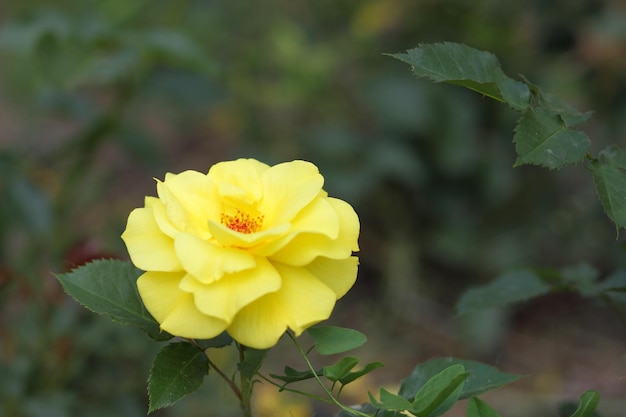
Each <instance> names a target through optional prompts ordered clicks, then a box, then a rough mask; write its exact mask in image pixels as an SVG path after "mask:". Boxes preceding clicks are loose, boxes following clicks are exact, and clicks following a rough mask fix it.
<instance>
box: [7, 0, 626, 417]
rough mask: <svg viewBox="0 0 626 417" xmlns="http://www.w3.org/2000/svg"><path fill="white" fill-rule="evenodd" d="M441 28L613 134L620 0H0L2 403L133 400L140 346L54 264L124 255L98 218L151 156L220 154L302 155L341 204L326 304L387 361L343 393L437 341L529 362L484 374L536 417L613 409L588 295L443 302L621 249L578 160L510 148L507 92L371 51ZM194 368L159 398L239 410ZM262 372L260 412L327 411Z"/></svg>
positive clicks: (622, 49) (600, 261)
mask: <svg viewBox="0 0 626 417" xmlns="http://www.w3.org/2000/svg"><path fill="white" fill-rule="evenodd" d="M436 41H456V42H463V43H466V44H468V45H470V46H473V47H475V48H478V49H482V50H489V51H492V52H494V53H495V54H496V55H497V56H498V58H499V59H500V61H501V62H502V65H503V68H504V71H505V72H506V73H508V74H509V75H511V76H513V77H516V76H517V74H523V75H524V76H526V77H527V78H528V79H529V80H530V81H531V82H533V83H535V84H538V85H540V86H542V87H543V88H544V90H547V91H550V92H552V93H555V94H557V95H560V96H561V97H563V98H564V99H566V100H568V101H570V102H571V103H572V104H574V105H576V106H577V107H578V108H580V109H581V110H595V112H596V113H595V116H594V118H593V119H592V121H591V122H590V123H588V124H587V125H585V129H586V131H587V133H588V134H589V136H590V137H591V138H592V141H593V151H594V152H597V151H598V150H600V149H601V148H602V147H604V145H605V144H607V143H616V144H621V145H622V146H623V145H624V137H625V135H626V10H625V9H624V6H623V4H622V2H621V1H619V0H613V1H611V0H605V1H601V0H534V1H521V2H501V1H496V0H482V1H469V0H467V1H465V0H420V1H411V0H378V1H373V0H370V1H367V0H359V1H356V0H346V1H339V2H338V1H330V0H316V1H299V0H296V1H280V0H268V1H265V2H250V1H240V0H235V1H230V2H220V1H209V0H207V1H202V0H196V1H191V0H188V1H176V2H173V1H163V0H152V1H148V0H143V1H142V0H133V1H128V0H108V1H95V0H86V1H70V0H60V1H55V2H45V1H29V2H3V3H2V4H0V236H1V240H0V319H1V321H0V416H2V417H4V416H6V417H40V416H42V417H43V416H46V417H56V416H79V415H80V416H84V417H97V416H113V415H119V416H141V415H144V414H145V412H146V410H147V406H146V403H147V398H146V393H145V392H146V391H145V381H146V378H147V375H148V370H149V366H150V361H151V359H152V356H153V354H154V352H156V350H157V349H158V346H155V345H154V343H153V342H151V341H150V340H148V339H147V338H146V337H145V336H143V335H142V334H141V333H140V332H138V331H135V330H134V329H128V328H123V327H122V326H119V325H116V324H113V323H111V322H110V320H108V319H107V318H102V317H98V316H96V315H94V314H92V313H90V312H88V311H86V310H85V309H83V308H82V307H80V306H79V305H77V304H76V303H75V302H74V301H72V300H70V299H69V298H68V297H66V296H65V295H64V294H63V292H62V290H61V289H60V285H59V284H58V283H57V282H56V280H55V279H54V278H53V276H52V272H64V271H67V270H69V269H71V268H72V267H75V266H78V265H80V264H82V263H84V262H86V261H88V260H90V259H94V258H101V257H116V258H123V259H124V258H125V257H126V254H125V248H124V246H123V243H122V241H121V240H120V238H119V235H120V234H121V232H122V230H123V228H124V226H125V220H126V216H127V215H128V213H129V212H130V211H131V210H132V209H133V208H135V207H138V206H141V205H142V203H143V196H145V195H154V194H155V183H154V180H153V177H156V178H161V179H162V178H163V176H164V173H165V172H179V171H182V170H185V169H196V170H199V171H207V170H208V169H209V167H210V166H211V165H212V164H213V163H215V162H218V161H221V160H225V159H233V158H238V157H255V158H257V159H260V160H263V161H265V162H267V163H270V164H273V163H277V162H280V161H284V160H291V159H297V158H300V159H306V160H310V161H312V162H314V163H315V164H317V165H318V166H319V167H320V170H321V172H322V174H323V175H324V176H325V178H326V186H325V188H326V189H327V190H328V191H329V193H330V194H331V195H333V196H336V197H339V198H342V199H344V200H347V201H349V202H350V203H351V204H353V206H354V207H355V208H356V210H357V212H358V213H359V215H360V218H361V222H362V236H361V249H362V250H361V252H360V258H361V269H360V275H359V280H358V282H357V284H356V286H355V288H354V289H353V291H352V292H351V293H349V294H348V295H347V296H346V297H345V298H344V299H343V300H342V301H340V302H339V303H338V306H337V309H336V311H335V313H334V315H333V317H332V319H331V322H332V324H336V325H345V326H350V327H354V328H357V329H359V330H361V331H363V332H365V333H366V334H368V336H369V339H370V342H369V343H368V345H367V347H366V348H365V349H364V350H362V351H360V352H359V354H360V355H361V356H363V357H364V358H366V359H370V360H382V361H383V362H386V365H387V366H386V367H385V368H384V369H383V370H380V371H377V372H375V373H374V374H372V375H371V376H368V380H366V381H364V382H362V383H360V384H361V385H359V386H358V387H357V388H358V389H357V390H355V393H354V394H351V393H352V391H350V393H349V394H348V395H354V397H353V400H354V402H358V401H364V400H366V392H367V390H368V389H370V390H372V391H373V392H374V391H376V390H377V387H378V386H380V385H385V386H393V384H394V383H397V382H398V381H400V379H402V378H403V377H405V376H406V375H407V374H408V373H409V372H410V370H411V369H412V368H413V366H415V365H416V364H417V363H418V362H420V361H423V360H426V359H428V358H430V357H433V356H446V355H456V356H462V357H466V358H471V359H479V360H484V361H487V362H489V363H491V364H493V365H496V366H498V367H500V368H502V369H503V370H505V371H509V372H518V373H522V374H528V375H530V377H529V378H527V379H526V380H525V381H524V382H521V383H518V384H516V385H515V386H514V387H512V388H510V389H507V390H502V391H498V392H496V393H495V394H492V396H491V397H489V398H488V400H489V401H491V402H492V403H493V405H494V406H495V407H496V408H498V409H499V410H500V411H501V412H502V414H503V415H507V416H510V417H516V416H525V415H533V416H535V417H542V416H556V415H558V413H557V411H556V406H557V404H558V403H560V402H561V401H565V400H572V399H575V398H577V397H578V396H579V395H580V394H581V393H582V392H583V391H584V390H585V389H588V388H596V389H598V390H599V391H600V394H601V395H602V396H603V400H602V403H601V404H602V405H601V408H600V409H601V410H603V412H604V413H605V414H604V415H605V416H618V415H621V410H623V409H624V408H623V407H626V396H625V395H624V394H625V393H626V381H625V378H626V360H625V358H626V356H625V353H626V352H625V351H624V346H625V344H624V342H625V341H626V337H625V334H624V325H623V323H620V322H619V320H618V318H617V317H616V316H615V315H614V314H612V313H611V312H610V311H608V310H607V309H605V308H603V307H602V306H600V305H596V304H594V303H592V302H589V301H586V300H583V299H580V298H577V297H576V296H549V297H545V298H543V299H539V300H534V301H532V302H529V303H526V304H524V305H522V306H520V307H518V308H515V309H509V310H506V311H487V312H485V314H482V315H480V316H472V317H456V316H455V314H454V304H455V302H456V300H457V299H458V297H459V295H460V294H461V293H462V292H463V291H464V290H465V289H466V288H468V287H470V286H472V285H477V284H482V283H486V282H488V281H489V280H491V279H493V277H494V276H496V275H497V274H499V273H501V272H503V271H505V270H507V269H508V268H513V267H520V266H537V267H553V268H560V267H563V266H568V265H571V264H574V263H577V262H579V261H581V260H584V261H587V262H589V263H591V264H592V265H594V266H595V267H597V268H598V269H599V270H600V271H601V272H602V273H603V274H605V273H609V272H611V271H613V270H615V269H616V268H620V267H623V266H624V263H625V262H624V253H623V250H622V249H621V248H620V242H621V241H622V240H623V239H622V238H621V237H620V238H618V241H616V240H615V230H614V228H613V226H612V225H611V224H610V222H609V221H608V219H607V218H606V217H605V216H604V214H603V213H602V210H601V208H600V206H599V203H598V202H597V198H596V196H595V192H594V190H593V187H592V184H591V179H590V175H588V173H587V172H586V171H585V170H584V169H583V168H582V167H575V168H569V169H566V170H563V171H561V172H549V171H546V170H543V169H539V168H534V167H522V168H516V169H512V164H513V161H514V158H515V155H514V149H513V146H512V144H511V140H512V135H513V129H514V123H515V119H516V115H515V114H514V113H513V112H511V111H509V110H508V109H506V108H504V107H501V106H499V105H498V104H497V103H494V102H491V101H489V100H488V99H486V98H482V97H480V96H478V95H476V94H472V93H471V92H468V91H465V90H462V89H460V88H454V87H451V86H446V85H435V84H432V83H429V82H426V81H422V80H417V79H415V78H414V77H413V76H412V75H411V73H410V68H408V67H407V66H406V65H405V64H403V63H401V62H399V61H396V60H394V59H392V58H390V57H388V56H385V55H384V53H396V52H404V51H405V50H407V49H410V48H413V47H415V46H417V44H418V43H420V42H436ZM281 346H282V345H280V346H279V349H281ZM284 348H285V350H288V346H284ZM292 350H293V349H292ZM220 355H223V356H224V358H222V359H223V361H224V362H225V363H228V362H229V358H228V355H227V354H223V353H220ZM275 359H278V358H275ZM269 360H270V364H269V365H268V366H270V367H271V366H272V357H270V359H269ZM281 365H282V364H281ZM296 366H297V365H296ZM207 381H208V382H209V383H208V384H207V385H206V386H205V387H203V388H202V389H201V391H200V392H199V393H198V394H194V395H193V396H191V397H190V398H189V399H186V400H184V401H182V402H181V403H180V404H178V405H176V406H175V407H173V408H171V409H167V410H161V411H158V412H156V413H154V414H155V415H156V416H182V415H186V416H207V415H209V416H231V415H232V416H235V415H237V409H236V404H234V403H233V400H232V398H231V395H230V393H229V392H228V391H227V388H226V387H225V386H224V384H223V383H220V382H218V381H217V380H215V379H214V378H208V379H207ZM262 389H263V390H264V391H263V394H262V395H261V396H260V397H261V398H262V400H259V402H260V407H261V408H262V410H261V411H260V412H259V413H260V416H280V415H285V416H289V415H292V416H310V415H314V414H315V413H317V414H315V415H321V416H325V415H329V414H328V413H330V411H328V410H326V409H323V408H320V406H319V405H308V404H304V405H303V404H302V400H291V399H289V401H296V402H295V403H291V402H289V401H287V403H285V402H284V401H286V400H281V399H276V394H275V392H274V391H271V390H269V391H268V390H266V388H262ZM359 389H360V392H359ZM265 391H267V392H265ZM280 398H283V397H280ZM281 401H282V402H281ZM298 401H300V402H298ZM261 403H262V404H261ZM281 404H282V405H281ZM294 404H295V405H294ZM263 407H266V408H267V411H264V410H265V408H263ZM281 413H282V414H281ZM458 415H463V414H462V413H461V412H460V411H459V414H458Z"/></svg>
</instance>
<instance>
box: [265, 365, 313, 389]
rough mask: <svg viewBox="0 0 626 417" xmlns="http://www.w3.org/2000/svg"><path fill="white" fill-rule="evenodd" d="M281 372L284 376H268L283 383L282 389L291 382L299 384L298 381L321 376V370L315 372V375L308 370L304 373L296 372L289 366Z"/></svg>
mask: <svg viewBox="0 0 626 417" xmlns="http://www.w3.org/2000/svg"><path fill="white" fill-rule="evenodd" d="M283 372H284V374H285V375H277V374H270V376H271V377H272V378H274V379H278V380H280V381H283V382H284V383H285V384H284V385H283V387H285V386H286V385H287V384H291V383H293V382H299V381H305V380H307V379H311V378H313V377H314V376H315V375H317V376H322V375H323V372H322V371H321V370H319V371H316V373H315V374H314V373H313V372H312V371H311V370H310V369H307V370H305V371H298V370H295V369H293V368H292V367H290V366H285V368H284V369H283Z"/></svg>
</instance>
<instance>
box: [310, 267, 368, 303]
mask: <svg viewBox="0 0 626 417" xmlns="http://www.w3.org/2000/svg"><path fill="white" fill-rule="evenodd" d="M306 269H307V271H309V272H311V273H312V274H313V275H315V276H316V277H317V278H318V279H319V280H320V281H322V282H323V283H324V284H326V285H327V286H328V287H329V288H330V289H331V290H333V291H334V292H335V294H337V299H339V298H341V297H343V296H344V295H345V294H346V293H347V292H348V290H349V289H350V288H352V286H353V285H354V282H355V281H356V276H357V272H358V269H359V258H357V257H356V256H351V257H349V258H348V259H330V258H323V257H319V258H316V259H315V260H314V261H313V262H311V263H310V264H308V265H307V266H306Z"/></svg>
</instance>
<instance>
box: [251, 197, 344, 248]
mask: <svg viewBox="0 0 626 417" xmlns="http://www.w3.org/2000/svg"><path fill="white" fill-rule="evenodd" d="M303 232H308V233H316V234H321V235H324V236H326V237H328V238H330V239H336V238H337V236H338V234H339V216H338V215H337V212H336V211H335V209H334V208H333V206H332V205H331V204H330V203H329V202H328V199H327V198H322V197H318V198H315V199H314V200H313V201H312V202H311V203H310V204H309V205H307V206H306V207H305V208H304V209H302V210H301V211H300V212H299V213H298V214H297V215H296V217H295V218H294V219H293V221H292V223H291V227H290V228H289V232H288V233H287V234H285V235H284V236H282V237H279V238H278V239H274V240H271V241H268V242H267V243H266V244H261V245H257V246H256V247H254V248H252V249H251V252H252V253H253V254H254V255H256V256H271V255H273V254H275V253H276V252H277V251H279V250H280V249H282V248H284V247H285V246H286V245H287V244H288V243H289V242H291V241H292V240H293V238H294V237H295V236H296V235H298V234H300V233H303Z"/></svg>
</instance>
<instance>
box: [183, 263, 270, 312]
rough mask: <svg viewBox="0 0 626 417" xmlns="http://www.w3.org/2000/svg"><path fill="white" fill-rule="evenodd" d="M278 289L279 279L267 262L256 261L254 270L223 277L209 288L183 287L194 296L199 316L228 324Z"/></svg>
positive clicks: (204, 285) (200, 286)
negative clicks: (247, 307)
mask: <svg viewBox="0 0 626 417" xmlns="http://www.w3.org/2000/svg"><path fill="white" fill-rule="evenodd" d="M280 287H281V277H280V275H278V272H276V270H275V269H274V267H273V266H272V264H271V263H270V262H269V261H267V260H266V259H259V260H258V262H257V266H256V268H254V269H248V270H246V271H242V272H238V273H235V274H229V275H225V276H224V277H223V278H222V279H220V280H219V281H215V282H213V283H211V284H202V283H199V282H197V281H196V282H195V283H192V282H187V283H185V287H184V288H183V289H185V290H191V291H192V292H193V294H194V299H195V303H196V307H197V308H198V310H200V311H201V312H202V313H204V314H207V315H209V316H212V317H216V318H219V319H222V320H224V321H225V322H228V323H230V322H231V321H232V320H233V317H234V316H235V314H237V312H239V310H241V309H242V308H243V307H245V306H246V305H248V304H250V303H251V302H253V301H255V300H257V299H259V298H260V297H262V296H264V295H265V294H268V293H271V292H274V291H277V290H278V289H279V288H280Z"/></svg>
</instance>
